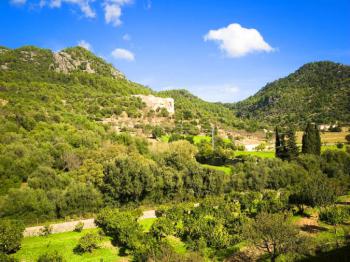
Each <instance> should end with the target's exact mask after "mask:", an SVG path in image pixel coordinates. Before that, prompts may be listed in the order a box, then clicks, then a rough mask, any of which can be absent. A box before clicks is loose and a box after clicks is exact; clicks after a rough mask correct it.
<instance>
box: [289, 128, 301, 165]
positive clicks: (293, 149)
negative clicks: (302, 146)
mask: <svg viewBox="0 0 350 262" xmlns="http://www.w3.org/2000/svg"><path fill="white" fill-rule="evenodd" d="M287 137H288V141H287V145H286V150H287V154H286V159H288V160H292V159H295V158H297V157H298V155H299V148H298V146H297V142H296V138H295V130H294V129H289V130H288V132H287Z"/></svg>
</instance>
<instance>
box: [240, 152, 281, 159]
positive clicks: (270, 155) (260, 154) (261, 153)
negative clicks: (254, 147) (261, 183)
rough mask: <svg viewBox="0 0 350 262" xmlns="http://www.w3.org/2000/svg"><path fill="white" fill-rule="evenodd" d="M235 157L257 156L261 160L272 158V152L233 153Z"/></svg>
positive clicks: (273, 153)
mask: <svg viewBox="0 0 350 262" xmlns="http://www.w3.org/2000/svg"><path fill="white" fill-rule="evenodd" d="M235 156H258V157H263V158H274V157H275V152H273V151H235Z"/></svg>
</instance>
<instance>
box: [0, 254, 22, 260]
mask: <svg viewBox="0 0 350 262" xmlns="http://www.w3.org/2000/svg"><path fill="white" fill-rule="evenodd" d="M0 261H1V262H17V261H18V260H17V259H15V258H14V257H12V256H9V255H7V254H4V253H0Z"/></svg>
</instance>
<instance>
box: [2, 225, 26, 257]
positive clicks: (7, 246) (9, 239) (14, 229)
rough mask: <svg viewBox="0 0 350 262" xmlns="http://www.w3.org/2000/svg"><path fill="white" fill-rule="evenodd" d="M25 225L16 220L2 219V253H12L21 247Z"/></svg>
mask: <svg viewBox="0 0 350 262" xmlns="http://www.w3.org/2000/svg"><path fill="white" fill-rule="evenodd" d="M23 231H24V225H23V223H21V222H19V221H16V220H3V219H1V220H0V253H4V254H11V253H14V252H16V251H17V250H18V249H19V248H20V247H21V240H22V238H23Z"/></svg>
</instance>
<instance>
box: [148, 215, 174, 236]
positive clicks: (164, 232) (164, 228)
mask: <svg viewBox="0 0 350 262" xmlns="http://www.w3.org/2000/svg"><path fill="white" fill-rule="evenodd" d="M173 231H174V225H173V223H172V221H171V220H170V219H168V218H166V217H160V218H158V219H157V220H156V221H155V222H154V223H153V225H152V227H151V230H150V233H151V235H152V236H154V237H155V238H156V239H157V240H161V239H162V238H164V237H166V236H168V235H171V233H172V232H173Z"/></svg>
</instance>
